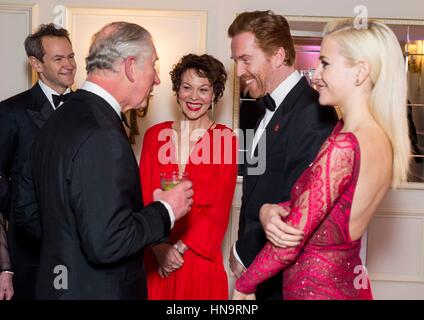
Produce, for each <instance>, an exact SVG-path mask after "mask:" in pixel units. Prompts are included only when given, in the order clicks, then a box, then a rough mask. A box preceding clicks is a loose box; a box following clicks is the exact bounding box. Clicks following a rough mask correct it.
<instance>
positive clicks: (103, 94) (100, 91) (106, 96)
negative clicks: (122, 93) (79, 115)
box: [81, 80, 122, 119]
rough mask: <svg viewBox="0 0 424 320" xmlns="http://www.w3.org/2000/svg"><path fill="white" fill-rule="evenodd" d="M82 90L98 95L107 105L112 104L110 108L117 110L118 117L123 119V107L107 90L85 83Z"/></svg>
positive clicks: (91, 83)
mask: <svg viewBox="0 0 424 320" xmlns="http://www.w3.org/2000/svg"><path fill="white" fill-rule="evenodd" d="M81 89H83V90H86V91H89V92H91V93H94V94H95V95H98V96H99V97H101V98H103V99H105V100H106V102H107V103H109V104H110V106H111V107H112V108H113V110H115V112H116V114H117V115H118V117H119V119H122V118H121V106H120V105H119V102H118V101H117V100H116V99H115V98H114V97H113V96H112V95H111V94H110V93H109V92H107V91H106V90H105V89H103V88H102V87H101V86H99V85H98V84H95V83H94V82H90V81H87V80H86V81H85V82H84V83H83V85H82V87H81Z"/></svg>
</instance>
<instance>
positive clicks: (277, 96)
mask: <svg viewBox="0 0 424 320" xmlns="http://www.w3.org/2000/svg"><path fill="white" fill-rule="evenodd" d="M301 78H302V76H301V75H300V73H299V71H297V70H295V71H294V72H293V73H292V74H291V75H289V76H288V77H287V78H286V79H285V80H284V81H283V82H281V83H280V84H279V85H278V87H277V88H275V89H274V91H272V92H271V93H270V95H271V98H272V99H274V101H275V105H276V108H275V110H274V111H271V110H268V109H266V111H265V115H264V117H263V118H262V120H261V122H260V123H259V126H258V129H257V130H256V132H255V135H254V137H253V142H252V148H251V157H252V158H253V155H254V153H255V149H256V147H257V145H258V142H259V139H260V138H261V136H262V134H263V133H264V131H265V128H266V126H267V125H268V123H269V122H270V121H271V119H272V117H273V116H274V113H275V112H276V111H277V110H278V108H279V107H280V104H281V103H282V102H283V100H284V99H285V98H286V96H287V95H288V94H289V92H290V91H291V90H292V89H293V88H294V86H295V85H296V84H297V83H298V82H299V80H300V79H301ZM233 255H234V257H235V258H236V260H237V261H238V262H239V263H240V264H241V265H242V266H243V267H244V268H245V269H246V266H245V265H244V264H243V262H242V261H241V259H240V257H239V255H238V254H237V250H236V245H235V244H234V245H233Z"/></svg>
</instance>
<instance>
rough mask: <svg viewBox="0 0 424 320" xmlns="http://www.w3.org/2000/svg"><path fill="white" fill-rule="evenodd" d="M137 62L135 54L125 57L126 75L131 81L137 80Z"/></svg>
mask: <svg viewBox="0 0 424 320" xmlns="http://www.w3.org/2000/svg"><path fill="white" fill-rule="evenodd" d="M136 64H137V61H136V60H135V58H134V57H133V56H129V57H127V58H125V60H124V68H125V75H126V76H127V78H128V80H129V81H130V82H134V81H135V77H134V75H135V69H136V67H137V66H136Z"/></svg>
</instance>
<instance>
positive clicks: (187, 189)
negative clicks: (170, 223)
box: [153, 181, 193, 220]
mask: <svg viewBox="0 0 424 320" xmlns="http://www.w3.org/2000/svg"><path fill="white" fill-rule="evenodd" d="M192 185H193V184H192V183H191V181H183V182H180V183H179V184H177V185H176V186H175V187H174V188H172V189H171V190H169V191H162V190H161V189H156V190H155V191H154V192H153V200H154V201H158V200H162V201H165V202H167V203H168V204H169V205H170V206H171V208H172V211H174V215H175V220H178V219H179V218H181V217H183V216H184V215H186V214H187V212H189V211H190V210H191V205H192V203H193V189H192Z"/></svg>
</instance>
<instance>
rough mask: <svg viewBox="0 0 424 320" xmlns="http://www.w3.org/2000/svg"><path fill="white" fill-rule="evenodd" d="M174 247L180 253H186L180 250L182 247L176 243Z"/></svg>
mask: <svg viewBox="0 0 424 320" xmlns="http://www.w3.org/2000/svg"><path fill="white" fill-rule="evenodd" d="M173 247H174V248H175V249H176V250H177V251H178V253H179V254H180V255H183V254H184V252H183V251H181V250H180V248H179V247H178V246H177V244H174V245H173Z"/></svg>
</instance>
